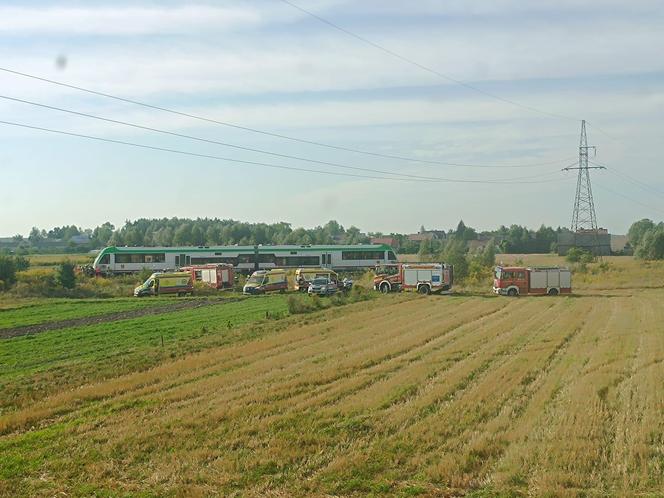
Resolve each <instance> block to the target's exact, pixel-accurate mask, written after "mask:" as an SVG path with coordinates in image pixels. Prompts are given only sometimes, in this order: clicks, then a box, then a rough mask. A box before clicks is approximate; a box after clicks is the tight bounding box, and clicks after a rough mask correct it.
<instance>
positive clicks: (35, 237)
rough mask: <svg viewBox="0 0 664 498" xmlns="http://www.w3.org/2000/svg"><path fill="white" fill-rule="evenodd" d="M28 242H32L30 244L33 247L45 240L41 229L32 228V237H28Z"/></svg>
mask: <svg viewBox="0 0 664 498" xmlns="http://www.w3.org/2000/svg"><path fill="white" fill-rule="evenodd" d="M28 240H29V241H30V244H31V245H33V246H36V245H38V244H39V243H40V242H41V241H42V240H43V237H42V234H41V231H40V230H39V228H37V227H32V230H30V235H28Z"/></svg>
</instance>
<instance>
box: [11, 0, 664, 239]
mask: <svg viewBox="0 0 664 498" xmlns="http://www.w3.org/2000/svg"><path fill="white" fill-rule="evenodd" d="M293 2H294V3H296V4H298V5H301V6H302V7H305V8H306V9H308V10H310V11H312V12H315V13H316V14H318V15H320V16H322V17H324V18H325V19H328V20H329V21H331V22H334V23H336V24H337V25H339V26H342V27H343V28H345V29H348V30H350V31H352V32H354V33H357V34H359V35H361V36H363V37H365V38H367V39H369V40H371V41H373V42H375V43H377V44H379V45H381V46H383V47H386V48H387V49H389V50H392V51H394V52H396V53H398V54H400V55H402V56H404V57H406V58H408V59H411V60H413V61H415V62H417V63H419V64H422V65H424V66H427V67H429V68H432V69H434V70H435V71H438V72H439V73H442V74H443V75H445V76H448V77H450V78H452V79H455V80H458V81H461V82H464V83H467V84H469V85H470V86H472V87H474V88H477V89H479V90H481V92H485V93H481V92H478V91H474V90H472V89H471V88H468V87H465V86H462V85H459V84H456V83H454V82H452V81H451V80H450V79H445V78H443V77H440V76H436V75H434V74H432V73H430V72H427V71H424V70H422V69H420V68H418V67H415V66H414V65H411V64H408V63H406V62H404V61H401V60H399V59H397V58H394V57H391V56H390V55H388V54H386V53H384V52H382V51H380V50H377V49H376V48H374V47H372V46H369V45H367V44H364V43H362V42H361V41H359V40H357V39H355V38H352V37H350V36H348V35H347V34H344V33H342V32H340V31H338V30H335V29H333V28H331V27H330V26H328V25H325V24H323V23H321V22H320V21H318V20H316V19H314V18H312V17H310V16H307V15H306V14H304V13H302V12H300V11H298V10H296V9H294V8H293V7H291V6H289V5H287V4H286V3H284V2H282V1H280V0H253V1H250V0H246V1H236V0H228V1H218V2H208V3H194V2H175V1H160V2H156V1H155V2H139V1H132V2H122V1H114V2H94V1H85V2H83V1H81V2H36V1H33V2H6V1H5V2H2V3H1V4H0V67H3V68H9V69H12V70H16V71H22V72H25V73H30V74H33V75H37V76H41V77H44V78H49V79H53V80H57V81H61V82H66V83H69V84H73V85H78V86H83V87H86V88H90V89H93V90H97V91H101V92H106V93H111V94H114V95H118V96H121V97H124V98H129V99H134V100H140V101H142V102H147V103H150V104H153V105H157V106H162V107H168V108H170V109H176V110H178V111H182V112H185V113H190V114H195V115H199V116H203V117H207V118H210V119H214V120H219V121H223V122H227V123H232V124H236V125H240V126H245V127H251V128H257V129H260V130H265V131H269V132H273V133H278V134H283V135H287V136H290V137H296V138H301V139H304V140H310V141H316V142H323V143H326V144H331V145H336V146H341V147H348V148H353V149H361V150H365V151H370V152H375V153H379V154H387V155H398V156H405V157H410V158H418V159H425V160H429V161H433V162H442V163H463V164H474V165H480V166H491V167H466V166H446V165H442V164H437V163H436V164H434V163H417V162H407V161H401V160H397V159H387V158H384V157H377V156H370V155H366V154H365V155H363V154H357V153H352V152H345V151H339V150H335V149H330V148H323V147H319V146H314V145H306V144H302V143H298V142H294V141H288V140H283V139H279V138H274V137H269V136H266V135H261V134H255V133H250V132H246V131H242V130H238V129H234V128H231V127H228V126H220V125H214V124H211V123H206V122H202V121H197V120H194V119H190V118H187V117H183V116H177V115H174V114H169V113H165V112H161V111H157V110H149V109H146V108H141V107H137V106H135V105H131V104H127V103H122V102H118V101H114V100H110V99H106V98H103V97H99V96H93V95H89V94H85V93H81V92H78V91H75V90H72V89H67V88H63V87H59V86H56V85H52V84H48V83H45V82H40V81H35V80H31V79H28V78H25V77H21V76H17V75H14V74H9V73H6V72H3V71H0V95H2V96H5V97H13V98H20V99H25V100H30V101H34V102H39V103H42V104H47V105H51V106H56V107H61V108H66V109H70V110H75V111H79V112H85V113H90V114H94V115H97V116H103V117H106V118H111V119H115V120H122V121H128V122H132V123H136V124H140V125H142V126H150V127H157V128H160V129H163V130H168V131H171V132H176V133H181V134H187V135H193V136H196V137H201V138H205V139H207V140H214V141H221V142H225V143H229V144H236V145H241V146H244V147H251V148H258V149H263V150H267V151H271V152H275V153H279V154H287V155H296V156H301V157H304V158H308V159H314V160H318V161H325V162H334V163H337V164H341V165H345V166H348V167H353V168H365V169H370V170H375V171H381V172H386V173H380V174H379V173H372V172H367V171H358V170H353V169H349V168H345V169H344V168H339V167H333V166H327V165H321V164H316V163H307V162H304V161H298V160H293V159H287V158H282V157H281V158H280V157H274V156H269V155H265V154H259V153H254V152H248V151H242V150H238V149H233V148H229V147H224V146H220V145H216V144H210V143H202V142H200V141H198V142H197V141H192V140H188V139H184V138H179V137H173V136H168V135H163V134H158V133H153V132H148V131H145V130H139V129H135V128H128V127H126V126H122V125H118V124H110V123H105V122H101V121H95V120H90V119H87V118H83V117H80V116H74V115H69V114H65V113H62V112H58V111H54V110H49V109H43V108H36V107H33V106H30V105H26V104H23V103H18V102H12V101H8V100H6V99H0V116H1V117H0V120H2V121H10V122H17V123H22V124H28V125H32V126H39V127H45V128H51V129H57V130H62V131H68V132H73V133H83V134H88V135H93V136H98V137H105V138H110V139H114V140H120V141H129V142H135V143H140V144H146V145H152V146H156V147H162V148H170V149H178V150H183V151H189V152H195V153H198V154H204V155H214V156H221V157H226V158H231V159H241V160H245V161H254V162H263V163H270V164H273V165H280V166H287V167H291V168H302V169H312V170H318V171H325V172H335V173H345V174H353V175H364V176H374V177H375V176H380V177H390V178H393V180H383V179H375V178H358V177H351V176H334V175H329V174H324V173H323V174H321V173H309V172H304V171H299V170H288V169H276V168H269V167H265V166H258V165H249V164H242V163H235V162H231V161H221V160H214V159H208V158H201V157H190V156H183V155H177V154H173V153H169V152H163V151H155V150H148V149H139V148H136V147H130V146H125V145H118V144H109V143H101V142H95V141H90V140H85V139H83V138H76V137H71V136H62V135H54V134H50V133H46V132H42V131H36V130H28V129H21V128H17V127H14V126H10V125H5V124H0V132H1V135H0V137H1V138H0V165H1V166H2V187H3V188H2V196H3V198H2V203H1V204H0V206H1V207H0V235H5V236H6V235H12V234H14V233H23V234H26V235H27V233H28V231H29V230H30V228H31V227H32V226H35V225H36V226H39V227H40V228H42V227H46V228H49V227H52V226H55V225H63V224H71V223H74V224H76V225H81V226H83V227H93V226H95V225H98V224H101V223H103V222H104V221H111V222H112V223H114V224H115V225H121V224H122V223H123V222H124V220H125V219H136V218H139V217H165V216H166V217H170V216H179V217H206V216H207V217H220V218H235V219H239V220H243V221H264V222H276V221H287V222H291V223H293V224H294V225H296V226H314V225H318V224H322V223H325V222H326V221H327V220H329V219H336V220H338V221H339V222H340V223H342V224H343V225H345V226H349V225H356V226H359V227H360V228H362V229H363V230H366V231H384V232H390V231H398V232H411V231H416V230H417V229H418V228H419V227H420V225H425V226H426V227H429V228H445V229H447V228H450V227H453V226H455V225H456V223H457V222H458V220H459V219H463V220H464V221H465V222H466V224H468V225H472V226H474V227H477V228H480V229H489V228H494V227H497V226H498V225H500V224H506V225H509V224H511V223H518V224H525V225H528V226H531V227H537V226H539V225H540V224H542V223H544V224H547V225H554V226H558V225H561V226H568V225H569V223H570V219H571V214H572V207H573V196H574V192H575V181H576V175H575V173H574V172H572V173H562V172H560V169H561V168H563V167H565V166H567V165H569V164H571V163H573V162H574V161H575V160H576V156H577V155H578V141H579V130H580V121H579V120H580V119H586V120H588V122H589V125H588V138H589V143H590V144H591V145H596V146H597V157H596V158H595V160H596V161H597V162H598V163H602V164H605V165H607V166H609V167H610V169H609V170H607V171H596V172H593V186H594V188H595V205H596V209H597V218H598V221H599V224H600V225H601V226H604V227H607V228H609V230H610V231H612V232H614V233H624V232H625V231H626V230H627V228H628V227H629V225H630V223H631V222H632V221H634V220H636V219H639V218H643V217H649V218H653V219H656V220H661V219H664V203H663V202H662V199H664V170H663V168H662V167H661V165H662V160H661V157H662V156H663V155H664V141H663V140H662V136H663V134H664V57H663V56H662V51H663V50H664V9H663V8H662V3H661V1H660V0H632V1H630V2H624V0H606V1H599V0H598V1H592V0H585V1H584V0H576V1H574V0H556V1H538V2H532V1H525V0H491V1H489V0H484V1H474V0H458V1H454V0H419V1H417V2H404V1H400V0H363V1H361V2H358V1H350V0H293ZM486 93H490V94H494V95H498V96H500V97H501V98H503V99H507V100H510V101H513V102H517V103H519V104H521V105H522V106H526V107H532V108H536V109H538V110H541V111H544V112H548V113H553V114H558V115H562V116H565V117H552V116H550V115H546V114H543V113H538V112H533V111H530V110H527V109H525V108H524V107H519V106H515V105H511V104H509V103H506V102H504V101H501V100H497V99H494V98H491V97H489V96H487V95H486ZM542 163H545V164H542ZM504 166H518V167H504ZM389 173H396V174H401V175H411V176H410V177H409V178H410V180H407V179H406V177H405V176H401V177H398V176H396V175H394V174H392V175H390V174H389ZM625 175H626V176H625ZM415 176H416V177H428V178H439V179H442V178H444V179H448V180H450V179H451V180H463V182H443V181H422V180H421V179H419V180H418V179H414V178H413V177H415ZM397 178H401V180H398V179H397ZM505 179H513V180H514V181H519V182H522V183H468V182H467V181H468V180H473V181H487V180H488V181H493V182H495V180H505ZM526 182H531V183H526ZM532 182H537V183H532Z"/></svg>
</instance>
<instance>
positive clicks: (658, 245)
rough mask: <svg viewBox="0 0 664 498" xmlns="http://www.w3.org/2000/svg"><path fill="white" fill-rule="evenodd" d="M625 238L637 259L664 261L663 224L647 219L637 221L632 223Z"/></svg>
mask: <svg viewBox="0 0 664 498" xmlns="http://www.w3.org/2000/svg"><path fill="white" fill-rule="evenodd" d="M627 238H628V239H629V243H630V244H631V245H632V247H634V255H635V256H636V257H637V258H640V259H664V223H662V222H659V223H655V222H654V221H652V220H649V219H647V218H644V219H642V220H639V221H637V222H635V223H632V226H631V227H630V228H629V231H628V232H627Z"/></svg>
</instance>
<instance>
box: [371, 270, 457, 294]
mask: <svg viewBox="0 0 664 498" xmlns="http://www.w3.org/2000/svg"><path fill="white" fill-rule="evenodd" d="M453 280H454V270H453V268H452V265H448V264H445V263H397V264H393V265H380V266H377V267H376V269H375V277H374V280H373V284H374V289H375V290H378V291H380V292H382V293H383V294H387V293H388V292H393V291H396V292H398V291H402V290H410V291H417V292H419V293H420V294H431V293H432V292H439V293H449V292H451V288H452V282H453Z"/></svg>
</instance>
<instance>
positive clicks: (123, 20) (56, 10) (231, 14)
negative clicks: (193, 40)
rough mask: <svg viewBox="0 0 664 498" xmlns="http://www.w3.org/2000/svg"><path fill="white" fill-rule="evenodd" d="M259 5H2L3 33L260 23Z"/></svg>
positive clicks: (142, 31) (129, 31)
mask: <svg viewBox="0 0 664 498" xmlns="http://www.w3.org/2000/svg"><path fill="white" fill-rule="evenodd" d="M261 20H262V17H261V15H260V13H259V11H257V10H256V9H250V8H243V7H212V6H205V5H188V6H181V7H171V8H165V7H161V8H158V7H128V6H124V7H38V8H37V7H35V8H30V7H7V6H5V7H1V8H0V33H2V34H22V33H32V34H39V35H41V36H43V35H52V34H62V35H67V36H73V35H83V34H85V35H97V36H100V35H101V36H104V35H146V34H168V33H187V32H192V30H193V31H197V30H201V29H202V30H220V29H229V28H234V29H238V28H239V27H246V26H251V25H255V24H258V23H260V22H261Z"/></svg>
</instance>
